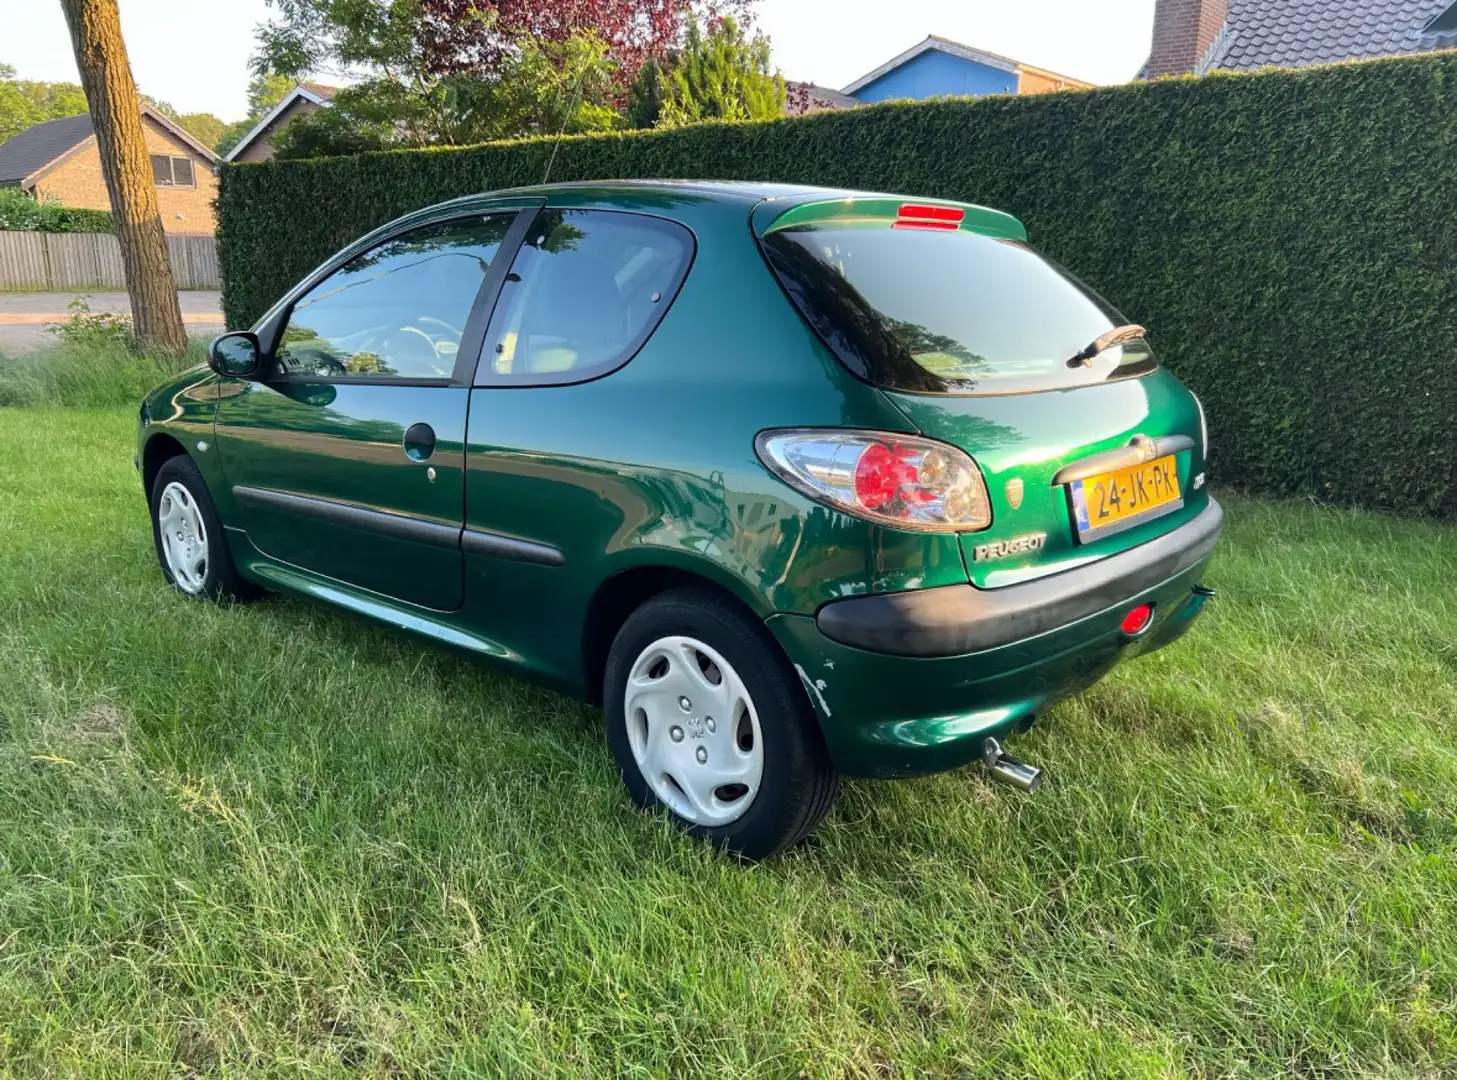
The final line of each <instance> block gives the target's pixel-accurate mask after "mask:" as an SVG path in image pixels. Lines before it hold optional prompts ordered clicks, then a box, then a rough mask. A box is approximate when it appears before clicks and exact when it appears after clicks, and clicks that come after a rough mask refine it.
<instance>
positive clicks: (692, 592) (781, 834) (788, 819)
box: [603, 587, 840, 860]
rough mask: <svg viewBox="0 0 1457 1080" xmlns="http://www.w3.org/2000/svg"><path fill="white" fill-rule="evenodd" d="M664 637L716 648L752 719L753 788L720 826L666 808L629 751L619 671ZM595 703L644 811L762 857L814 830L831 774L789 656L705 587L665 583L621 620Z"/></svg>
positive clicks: (830, 797)
mask: <svg viewBox="0 0 1457 1080" xmlns="http://www.w3.org/2000/svg"><path fill="white" fill-rule="evenodd" d="M673 636H683V637H690V638H694V639H696V640H697V641H699V642H702V643H703V644H704V645H707V646H708V647H709V648H711V649H713V650H714V651H716V652H717V653H719V655H720V656H721V657H722V658H723V659H724V660H726V661H727V662H728V663H729V665H730V666H731V667H732V668H733V669H734V671H735V672H736V673H737V675H738V677H739V679H740V680H741V681H742V683H743V686H744V688H745V689H746V690H747V691H748V694H749V697H750V698H751V699H752V701H753V708H754V712H755V713H757V715H758V717H759V727H760V731H761V735H762V741H763V776H762V779H761V781H760V786H759V790H758V792H757V794H756V795H755V796H754V798H753V802H752V803H751V804H750V806H749V808H748V809H747V810H746V811H744V812H743V814H742V816H740V817H739V818H738V819H737V820H735V821H732V822H730V823H728V824H726V825H719V826H707V825H701V824H695V823H693V822H691V821H689V820H687V819H685V818H683V817H681V816H680V815H679V814H677V813H675V812H674V811H673V809H672V808H671V807H669V806H668V805H666V804H665V803H664V802H663V801H662V800H660V799H659V798H658V796H657V795H656V794H655V793H654V791H653V790H652V788H651V787H650V786H649V784H648V782H647V780H646V779H645V778H644V777H643V774H642V770H641V768H640V767H639V766H638V763H637V759H636V758H635V757H634V755H633V751H632V743H631V740H630V737H629V734H628V728H627V716H626V702H625V694H626V690H627V680H628V677H629V675H630V674H631V672H632V669H633V666H634V665H635V664H636V662H637V660H638V658H639V657H640V656H641V655H642V653H643V652H644V650H646V649H647V648H648V647H649V646H650V645H652V644H653V643H654V642H656V641H658V640H659V639H661V638H665V637H673ZM603 702H604V706H603V712H604V713H605V715H606V721H607V740H608V743H609V745H610V746H611V748H612V755H613V757H614V758H616V760H617V767H618V769H619V771H620V772H621V774H622V780H623V783H625V784H626V785H627V789H628V791H630V792H631V793H632V797H633V799H635V800H636V801H637V803H638V805H640V806H642V807H644V808H646V809H652V810H660V811H667V813H668V814H669V815H670V816H671V817H672V818H673V820H674V821H675V822H676V823H677V824H679V825H680V826H682V827H683V828H684V829H686V830H687V831H688V832H690V833H692V834H693V835H695V836H699V837H702V838H703V839H705V840H707V841H709V842H710V843H711V844H713V846H714V847H716V848H719V849H720V850H723V851H727V852H731V853H733V854H736V855H739V856H741V857H742V858H745V859H750V860H758V859H766V858H768V857H769V856H771V855H774V854H776V853H777V852H780V851H782V850H784V849H785V848H787V847H789V846H791V845H792V844H795V843H798V842H799V841H800V840H802V839H803V838H804V837H806V836H808V835H809V834H810V833H811V832H812V831H814V828H815V826H817V825H818V824H819V823H820V821H821V820H822V819H823V818H824V816H825V815H826V814H827V813H828V812H829V810H830V807H831V806H833V805H834V802H835V797H836V795H838V794H839V790H840V777H839V774H837V773H836V772H835V770H834V768H833V766H832V765H831V764H830V757H829V753H828V751H827V750H826V749H825V743H824V739H823V737H822V736H821V734H820V730H819V724H818V722H817V721H816V719H815V715H814V712H813V710H812V707H811V705H810V701H809V697H808V695H807V694H806V692H805V690H804V687H803V685H802V684H801V683H800V680H799V678H798V677H797V675H796V674H795V671H794V668H793V667H792V666H791V665H790V663H789V660H788V658H787V657H786V656H785V655H784V653H783V652H782V651H781V650H780V648H779V646H778V644H777V643H776V642H775V641H774V639H773V638H772V637H771V636H770V635H769V633H768V631H767V630H765V629H764V626H763V624H762V623H760V622H758V621H757V620H756V619H754V618H753V617H752V616H751V615H749V614H748V613H747V612H745V611H743V610H742V609H741V608H740V607H739V606H738V605H737V604H735V603H734V602H733V601H732V600H730V599H728V598H726V597H724V596H723V595H721V594H720V593H718V592H716V591H714V590H712V589H709V588H703V587H686V588H678V589H672V590H670V591H668V592H665V593H660V594H659V595H657V596H655V597H653V598H652V599H651V600H648V601H647V602H645V603H644V604H643V605H642V606H641V607H639V608H638V609H637V610H636V611H635V612H633V613H632V615H631V616H629V617H628V619H627V621H626V622H625V623H624V624H623V626H622V629H621V630H620V631H619V632H618V634H617V638H616V640H615V641H613V643H612V649H611V651H610V652H609V653H608V656H607V668H606V672H605V675H604V678H603ZM680 738H681V736H680Z"/></svg>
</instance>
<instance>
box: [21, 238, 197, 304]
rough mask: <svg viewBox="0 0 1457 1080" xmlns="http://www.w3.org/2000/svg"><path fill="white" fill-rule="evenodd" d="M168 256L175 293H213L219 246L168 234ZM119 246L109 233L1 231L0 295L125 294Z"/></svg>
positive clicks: (124, 279) (124, 278)
mask: <svg viewBox="0 0 1457 1080" xmlns="http://www.w3.org/2000/svg"><path fill="white" fill-rule="evenodd" d="M167 253H168V255H170V256H171V259H172V276H173V277H174V278H175V279H176V280H177V287H178V288H179V289H216V288H219V287H220V285H219V279H218V246H217V240H216V239H215V238H214V237H212V236H200V235H190V234H180V233H171V234H168V236H167ZM125 288H126V275H125V274H124V272H123V270H122V265H121V245H120V244H118V243H117V241H116V237H115V236H112V235H111V234H110V233H45V232H4V231H0V290H9V291H30V292H72V291H75V290H77V289H125Z"/></svg>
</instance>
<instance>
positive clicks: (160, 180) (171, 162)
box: [152, 154, 194, 187]
mask: <svg viewBox="0 0 1457 1080" xmlns="http://www.w3.org/2000/svg"><path fill="white" fill-rule="evenodd" d="M152 179H153V181H155V182H156V184H157V186H158V187H192V186H193V183H194V181H193V178H192V159H191V158H185V157H171V156H170V155H167V154H153V155H152Z"/></svg>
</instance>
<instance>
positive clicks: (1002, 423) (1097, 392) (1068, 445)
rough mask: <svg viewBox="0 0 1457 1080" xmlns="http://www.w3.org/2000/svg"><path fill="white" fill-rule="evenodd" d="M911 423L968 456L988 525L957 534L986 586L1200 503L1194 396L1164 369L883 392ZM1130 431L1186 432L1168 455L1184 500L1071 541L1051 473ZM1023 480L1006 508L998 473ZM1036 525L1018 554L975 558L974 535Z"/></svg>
mask: <svg viewBox="0 0 1457 1080" xmlns="http://www.w3.org/2000/svg"><path fill="white" fill-rule="evenodd" d="M889 396H890V397H891V398H892V399H893V400H894V401H895V403H896V405H897V406H899V407H900V408H901V410H902V411H903V412H904V413H905V414H906V416H907V417H908V418H909V419H910V421H911V423H913V424H914V425H915V426H916V427H917V428H918V429H919V430H921V431H923V432H925V433H926V434H928V435H931V436H933V437H934V438H938V439H944V440H945V441H947V442H950V443H954V444H955V445H957V446H959V447H961V448H962V449H963V450H965V451H966V452H967V453H969V454H971V455H972V457H974V458H975V459H976V462H977V464H978V465H980V466H981V470H982V475H983V477H985V479H986V483H987V492H988V494H990V495H991V499H992V526H991V528H990V529H987V530H985V531H983V532H978V533H966V534H964V535H963V536H962V540H961V545H962V551H963V554H964V555H965V558H966V565H967V567H968V569H969V570H970V572H971V580H972V581H973V582H974V583H975V584H977V585H980V586H982V587H983V588H989V589H995V588H1001V587H1002V586H1005V585H1013V584H1016V583H1017V582H1019V581H1027V580H1029V579H1031V578H1035V577H1042V576H1044V575H1046V574H1055V573H1058V572H1060V571H1063V570H1070V569H1072V568H1073V567H1075V566H1077V565H1079V564H1080V563H1084V562H1089V561H1091V560H1093V559H1098V558H1102V557H1103V556H1105V555H1112V554H1114V553H1116V552H1119V551H1126V550H1127V549H1129V548H1131V547H1134V546H1136V545H1138V544H1141V543H1143V542H1144V541H1145V540H1151V539H1153V537H1155V536H1159V535H1161V534H1162V533H1166V532H1168V531H1169V530H1170V529H1171V528H1174V527H1176V526H1179V525H1182V524H1184V522H1186V521H1189V520H1191V519H1192V518H1194V517H1197V516H1198V514H1199V513H1200V511H1202V510H1203V509H1204V507H1205V506H1207V505H1208V504H1209V491H1208V487H1207V486H1201V487H1199V488H1195V487H1194V479H1195V477H1197V476H1199V475H1200V474H1201V473H1203V472H1204V459H1203V452H1204V451H1203V448H1202V447H1200V446H1199V445H1198V439H1197V436H1198V434H1199V406H1198V405H1197V404H1195V402H1194V399H1193V397H1191V396H1190V394H1189V392H1188V391H1187V390H1185V389H1184V388H1183V387H1182V386H1181V385H1179V382H1178V380H1177V379H1175V378H1174V377H1173V376H1172V375H1170V374H1169V373H1168V372H1167V371H1162V370H1160V371H1155V372H1154V373H1153V374H1151V375H1145V376H1143V377H1142V378H1138V379H1124V380H1122V381H1118V382H1109V383H1102V384H1099V385H1095V386H1085V387H1080V388H1078V389H1076V390H1050V391H1045V392H1043V393H1039V394H1016V395H1011V396H1007V397H957V396H954V395H949V394H941V395H929V394H928V395H916V394H890V395H889ZM1135 434H1143V435H1147V436H1149V437H1150V438H1158V437H1159V436H1161V435H1173V434H1178V435H1192V436H1195V437H1196V438H1195V449H1194V450H1192V451H1184V452H1183V453H1181V454H1179V455H1178V474H1179V485H1180V489H1181V490H1182V491H1183V493H1184V506H1183V508H1182V509H1180V510H1176V511H1174V512H1172V513H1170V514H1168V515H1166V516H1164V517H1161V518H1156V519H1154V520H1152V521H1148V522H1145V523H1144V524H1142V525H1139V526H1136V527H1134V528H1132V529H1129V530H1128V531H1126V532H1123V533H1118V534H1116V535H1113V536H1106V537H1102V538H1099V539H1095V540H1094V541H1093V542H1092V543H1090V544H1086V545H1079V544H1078V542H1077V539H1076V531H1075V530H1074V528H1073V519H1072V514H1071V512H1070V510H1069V507H1068V500H1067V491H1066V488H1064V487H1053V485H1052V478H1053V477H1054V476H1055V475H1056V474H1057V471H1058V470H1059V469H1061V468H1062V467H1063V466H1064V465H1068V464H1070V463H1072V462H1073V461H1076V460H1078V459H1080V458H1085V457H1089V456H1090V455H1092V454H1095V453H1098V452H1099V451H1102V450H1111V449H1114V448H1115V447H1119V446H1126V445H1127V444H1128V442H1129V440H1130V439H1131V438H1132V437H1133V436H1134V435H1135ZM1012 479H1019V480H1021V481H1022V483H1023V491H1024V494H1023V501H1022V505H1021V506H1020V507H1018V508H1016V509H1014V508H1013V507H1012V505H1011V502H1010V501H1009V499H1008V496H1007V482H1008V481H1009V480H1012ZM1036 532H1046V533H1047V544H1046V546H1045V547H1044V548H1043V549H1042V550H1040V551H1037V552H1034V553H1033V554H1031V555H1027V556H1023V557H1021V558H1006V559H998V560H996V561H994V562H977V561H975V558H974V552H975V549H976V547H977V546H978V545H981V544H985V543H988V542H990V541H996V540H1013V539H1016V538H1017V537H1020V536H1026V535H1028V534H1029V533H1036Z"/></svg>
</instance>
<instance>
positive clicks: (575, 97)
mask: <svg viewBox="0 0 1457 1080" xmlns="http://www.w3.org/2000/svg"><path fill="white" fill-rule="evenodd" d="M586 77H587V72H586V71H583V72H582V73H581V74H580V75H578V76H577V89H576V91H575V92H574V93H573V94H572V103H571V105H570V106H569V107H568V108H567V111H566V114H565V115H564V116H563V117H562V129H561V130H560V131H558V132H557V133H556V141H555V142H553V143H552V144H551V157H549V158H547V159H546V171H545V172H544V173H542V174H541V182H542V183H543V184H545V183H546V182H547V180H549V179H550V178H551V167H552V166H553V165H554V164H556V152H557V149H558V148H559V147H560V146H561V144H562V136H564V135H565V134H566V133H567V125H568V124H570V123H571V122H572V111H573V110H574V109H576V107H577V104H578V102H580V101H581V100H582V80H584V79H585V78H586Z"/></svg>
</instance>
